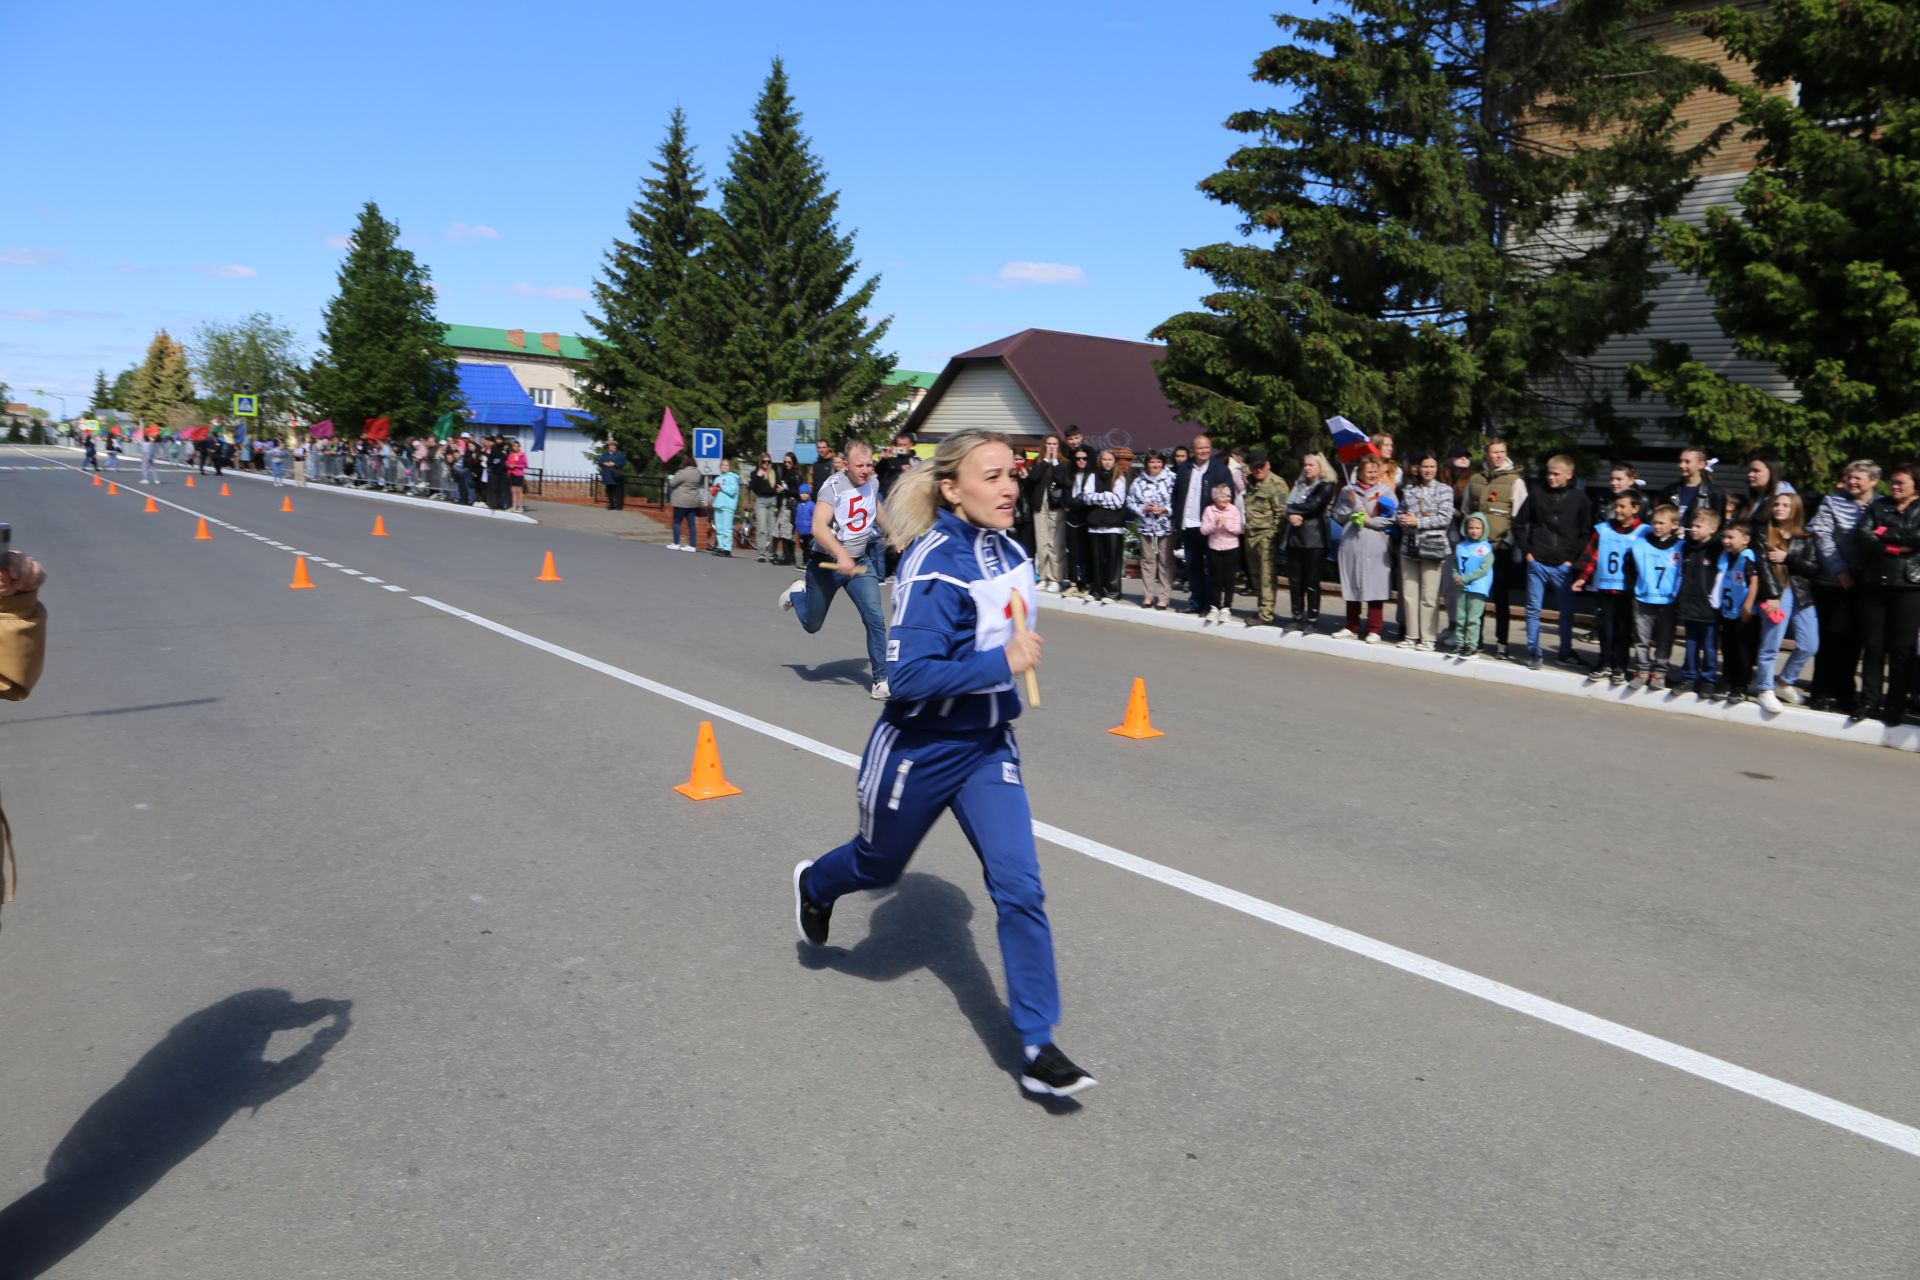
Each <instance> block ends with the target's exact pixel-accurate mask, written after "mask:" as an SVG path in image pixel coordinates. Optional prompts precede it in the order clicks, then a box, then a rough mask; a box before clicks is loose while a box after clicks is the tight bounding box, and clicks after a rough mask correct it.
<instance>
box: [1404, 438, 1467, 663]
mask: <svg viewBox="0 0 1920 1280" xmlns="http://www.w3.org/2000/svg"><path fill="white" fill-rule="evenodd" d="M1439 477H1440V460H1439V459H1438V458H1436V457H1434V456H1433V455H1432V454H1430V453H1417V454H1415V455H1414V456H1413V457H1412V458H1411V459H1409V460H1408V471H1407V474H1406V476H1405V481H1406V482H1405V483H1404V484H1402V485H1401V486H1400V515H1399V517H1398V520H1399V526H1400V647H1401V648H1402V649H1415V648H1418V649H1432V648H1433V646H1434V641H1436V640H1438V639H1439V638H1440V632H1441V631H1442V630H1443V629H1444V627H1445V623H1444V621H1443V619H1442V617H1441V611H1440V610H1441V605H1440V578H1441V570H1442V569H1443V568H1444V567H1445V565H1446V562H1447V560H1448V559H1449V558H1451V556H1452V555H1453V543H1452V541H1451V540H1450V539H1449V538H1448V536H1447V530H1448V528H1449V527H1450V526H1451V525H1452V524H1453V487H1452V486H1451V485H1449V484H1447V483H1446V482H1445V481H1443V480H1441V479H1440V478H1439Z"/></svg>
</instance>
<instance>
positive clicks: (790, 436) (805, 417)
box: [767, 400, 820, 467]
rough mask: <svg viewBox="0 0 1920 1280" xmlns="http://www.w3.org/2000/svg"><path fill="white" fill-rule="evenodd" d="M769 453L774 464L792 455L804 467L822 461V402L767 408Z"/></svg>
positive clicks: (771, 405) (792, 402)
mask: <svg viewBox="0 0 1920 1280" xmlns="http://www.w3.org/2000/svg"><path fill="white" fill-rule="evenodd" d="M767 452H768V453H770V454H772V455H773V458H774V461H775V462H778V461H779V460H780V459H781V458H783V457H785V456H786V455H787V454H789V453H791V454H792V455H793V456H794V457H796V458H798V459H799V460H800V465H801V466H803V467H808V466H812V465H813V464H814V463H816V462H818V461H820V402H819V401H818V400H808V401H803V402H794V401H787V402H785V403H781V404H770V405H768V406H767Z"/></svg>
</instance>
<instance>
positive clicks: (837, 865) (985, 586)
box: [793, 431, 1096, 1098]
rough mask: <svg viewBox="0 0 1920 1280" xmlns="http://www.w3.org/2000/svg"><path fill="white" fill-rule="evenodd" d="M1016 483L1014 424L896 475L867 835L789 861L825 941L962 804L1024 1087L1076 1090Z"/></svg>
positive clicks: (949, 446)
mask: <svg viewBox="0 0 1920 1280" xmlns="http://www.w3.org/2000/svg"><path fill="white" fill-rule="evenodd" d="M1019 487H1020V486H1019V481H1018V480H1017V479H1016V478H1015V476H1014V474H1013V450H1012V449H1011V448H1010V447H1009V446H1008V444H1007V439H1006V437H1005V436H999V435H993V434H990V433H988V432H984V431H962V432H958V433H956V434H955V435H953V436H950V437H948V438H947V439H946V440H945V441H943V442H942V443H941V445H940V448H939V449H938V450H937V451H935V453H934V455H933V459H932V461H931V462H930V463H923V464H921V465H919V466H917V467H915V468H913V469H912V470H910V471H908V472H907V473H906V474H905V475H904V476H902V477H901V478H900V479H899V481H898V482H896V483H895V485H894V489H893V493H892V494H891V495H890V496H889V497H888V499H887V510H886V522H885V523H886V529H887V535H888V537H889V538H891V539H892V540H893V542H894V545H895V546H898V547H903V548H905V553H904V554H903V555H902V556H901V559H900V571H899V574H898V576H897V578H896V579H895V582H894V588H893V629H892V632H891V636H890V638H889V640H888V643H887V648H888V653H887V678H888V682H889V684H890V686H891V691H892V697H891V699H890V700H889V701H888V703H887V708H886V710H885V711H884V712H882V713H881V716H880V722H879V723H878V724H876V725H875V726H874V728H873V736H872V737H870V738H869V739H868V740H867V749H866V752H865V754H864V755H863V756H862V757H861V759H860V776H859V781H858V782H857V783H856V784H855V791H856V794H857V797H858V800H859V805H860V831H859V834H858V835H856V836H854V838H853V839H852V840H849V841H848V842H847V843H845V844H843V845H841V846H840V847H839V848H838V849H835V850H833V852H831V853H828V854H825V855H823V856H821V857H820V858H819V859H818V860H817V861H813V862H802V863H801V864H800V865H799V866H797V867H795V868H794V869H793V902H794V917H795V920H796V922H797V923H798V925H799V928H800V936H801V938H802V939H804V940H805V941H806V942H809V943H811V944H812V945H814V946H816V947H818V946H824V945H825V944H826V941H827V928H828V925H829V923H830V922H831V919H832V916H833V904H834V902H835V901H836V900H838V899H839V898H840V897H841V896H842V895H844V894H848V893H852V892H854V891H856V890H859V889H878V888H883V887H885V886H887V885H890V884H893V883H894V882H895V881H897V880H898V879H899V878H900V875H901V873H902V872H903V871H905V870H906V866H907V861H908V859H910V858H912V857H913V852H914V850H915V849H916V848H918V847H919V844H920V841H921V839H922V838H924V837H925V836H926V834H927V832H928V830H929V829H931V828H932V826H933V824H934V822H935V821H936V820H937V819H938V818H939V817H940V815H941V813H942V812H944V811H945V810H948V809H951V810H953V815H954V817H955V818H956V819H958V820H959V822H960V829H961V830H962V831H964V832H965V833H966V836H967V840H968V842H969V843H971V844H972V845H973V851H974V853H976V854H977V855H979V858H980V863H981V866H982V868H983V869H984V870H985V873H986V883H987V892H988V893H989V894H990V895H992V897H993V905H994V907H995V909H996V910H997V911H998V913H999V921H1000V930H999V931H1000V955H1001V958H1002V960H1003V961H1004V962H1005V964H1006V968H1007V1004H1008V1005H1009V1013H1010V1014H1011V1016H1012V1020H1013V1029H1014V1030H1015V1031H1016V1032H1018V1033H1019V1035H1020V1041H1021V1044H1022V1045H1023V1046H1024V1047H1025V1052H1026V1065H1025V1067H1024V1068H1023V1069H1022V1072H1021V1076H1020V1086H1021V1087H1022V1088H1023V1089H1025V1090H1027V1091H1028V1092H1029V1093H1037V1094H1052V1095H1054V1096H1056V1097H1062V1098H1064V1097H1067V1096H1069V1095H1071V1094H1075V1093H1078V1092H1080V1091H1081V1090H1082V1089H1086V1088H1090V1087H1091V1086H1092V1085H1093V1084H1095V1083H1096V1082H1095V1080H1094V1078H1093V1077H1092V1076H1090V1075H1088V1074H1087V1073H1086V1072H1085V1071H1082V1070H1081V1069H1080V1068H1079V1067H1077V1066H1075V1065H1074V1064H1073V1063H1072V1062H1071V1061H1069V1060H1068V1058H1067V1056H1066V1055H1065V1054H1064V1053H1062V1052H1060V1050H1059V1048H1058V1047H1056V1046H1055V1045H1054V1043H1053V1028H1054V1026H1055V1024H1057V1023H1058V1022H1059V1021H1060V985H1059V981H1058V979H1057V978H1056V977H1055V975H1054V968H1053V933H1052V930H1051V929H1050V928H1049V926H1048V924H1047V912H1046V906H1045V898H1046V894H1045V892H1044V890H1043V889H1042V888H1041V885H1040V859H1039V856H1038V854H1037V853H1036V852H1035V850H1034V847H1033V819H1032V816H1031V813H1030V811H1029V809H1028V807H1027V791H1026V787H1025V786H1024V785H1023V784H1022V782H1021V780H1020V748H1019V747H1018V746H1017V745H1015V743H1014V740H1013V719H1014V717H1015V716H1017V715H1019V714H1020V695H1019V694H1018V693H1017V692H1015V690H1014V679H1015V678H1016V677H1017V676H1019V675H1020V674H1021V673H1022V672H1024V671H1028V670H1031V669H1032V668H1034V667H1037V666H1039V665H1040V648H1041V640H1040V637H1039V636H1038V635H1035V634H1032V633H1030V632H1029V633H1020V632H1017V631H1016V630H1015V628H1014V625H1013V603H1012V601H1013V593H1014V592H1015V591H1018V592H1020V593H1021V595H1023V596H1024V597H1025V598H1026V601H1027V610H1028V612H1029V614H1031V613H1032V611H1033V609H1034V606H1035V590H1034V579H1033V565H1032V564H1031V563H1030V562H1029V561H1028V559H1027V555H1026V552H1025V551H1023V550H1022V549H1021V547H1020V544H1019V543H1017V542H1015V541H1014V540H1013V539H1012V538H1011V537H1009V536H1008V535H1007V533H1006V530H1008V529H1011V528H1012V527H1013V516H1014V503H1015V502H1016V500H1017V498H1018V494H1019Z"/></svg>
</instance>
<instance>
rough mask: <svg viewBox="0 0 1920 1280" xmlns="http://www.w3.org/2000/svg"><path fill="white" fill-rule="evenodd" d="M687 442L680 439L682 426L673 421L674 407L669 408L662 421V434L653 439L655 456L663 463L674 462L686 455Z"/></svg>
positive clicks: (669, 406)
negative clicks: (683, 454)
mask: <svg viewBox="0 0 1920 1280" xmlns="http://www.w3.org/2000/svg"><path fill="white" fill-rule="evenodd" d="M686 449H687V442H686V441H685V440H683V439H681V438H680V424H679V423H677V422H675V421H674V420H673V406H672V405H668V406H667V412H666V414H665V416H663V417H662V418H661V419H660V434H659V435H657V436H655V437H654V438H653V454H654V456H655V457H656V458H659V459H660V461H662V462H672V461H673V460H674V459H675V458H677V457H679V456H680V455H681V454H682V453H685V452H686Z"/></svg>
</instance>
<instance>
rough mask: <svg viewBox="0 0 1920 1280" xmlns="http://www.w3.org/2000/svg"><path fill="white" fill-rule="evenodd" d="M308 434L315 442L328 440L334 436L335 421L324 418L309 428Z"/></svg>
mask: <svg viewBox="0 0 1920 1280" xmlns="http://www.w3.org/2000/svg"><path fill="white" fill-rule="evenodd" d="M307 434H308V435H309V436H312V437H313V438H314V439H315V440H327V439H331V438H332V436H333V419H332V418H323V419H321V420H320V421H319V422H316V423H314V424H313V425H312V426H310V427H308V428H307Z"/></svg>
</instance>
